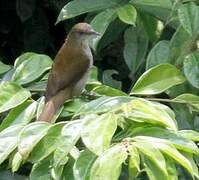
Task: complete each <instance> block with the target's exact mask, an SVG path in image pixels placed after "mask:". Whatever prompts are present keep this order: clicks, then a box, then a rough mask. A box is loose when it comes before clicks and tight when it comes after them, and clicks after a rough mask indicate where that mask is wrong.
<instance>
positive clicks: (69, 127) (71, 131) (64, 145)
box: [54, 120, 82, 168]
mask: <svg viewBox="0 0 199 180" xmlns="http://www.w3.org/2000/svg"><path fill="white" fill-rule="evenodd" d="M81 130H82V125H81V122H80V121H78V120H76V121H72V122H70V123H68V124H66V125H65V126H64V127H63V128H62V131H61V137H60V138H59V140H58V144H57V148H56V150H55V152H54V167H55V168H59V167H60V166H62V165H65V164H66V162H67V161H68V157H67V155H68V153H69V152H70V151H71V149H72V148H73V146H74V145H75V144H76V142H77V141H78V140H79V138H80V133H81Z"/></svg>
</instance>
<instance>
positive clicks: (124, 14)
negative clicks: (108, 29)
mask: <svg viewBox="0 0 199 180" xmlns="http://www.w3.org/2000/svg"><path fill="white" fill-rule="evenodd" d="M117 14H118V17H119V18H120V20H121V21H123V22H124V23H127V24H131V25H134V26H135V23H136V18H137V11H136V9H135V8H134V6H133V5H131V4H126V5H124V6H121V7H119V8H118V9H117Z"/></svg>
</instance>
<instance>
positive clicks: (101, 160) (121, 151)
mask: <svg viewBox="0 0 199 180" xmlns="http://www.w3.org/2000/svg"><path fill="white" fill-rule="evenodd" d="M126 158H127V152H126V149H125V148H124V147H123V146H122V145H121V144H118V145H115V146H113V147H111V148H110V149H108V150H106V151H105V152H104V153H103V154H101V155H100V156H99V157H98V158H97V160H96V161H95V162H94V164H93V166H92V168H91V173H90V179H92V180H104V179H111V180H117V179H118V178H119V175H120V172H121V166H122V163H123V162H124V161H125V160H126Z"/></svg>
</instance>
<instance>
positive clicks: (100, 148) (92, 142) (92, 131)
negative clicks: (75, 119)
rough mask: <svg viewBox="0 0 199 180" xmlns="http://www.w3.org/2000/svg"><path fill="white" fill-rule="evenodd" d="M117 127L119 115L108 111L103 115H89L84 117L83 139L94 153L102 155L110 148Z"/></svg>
mask: <svg viewBox="0 0 199 180" xmlns="http://www.w3.org/2000/svg"><path fill="white" fill-rule="evenodd" d="M116 128H117V116H116V115H114V114H112V113H106V114H103V115H101V116H97V115H94V114H90V115H87V116H86V117H85V118H84V119H83V129H82V134H81V137H82V140H83V142H84V144H85V145H86V147H87V148H88V149H89V150H90V151H92V152H93V153H95V154H97V155H100V154H101V153H102V152H104V151H105V150H106V149H108V148H109V146H110V142H111V139H112V136H113V135H114V133H115V131H116Z"/></svg>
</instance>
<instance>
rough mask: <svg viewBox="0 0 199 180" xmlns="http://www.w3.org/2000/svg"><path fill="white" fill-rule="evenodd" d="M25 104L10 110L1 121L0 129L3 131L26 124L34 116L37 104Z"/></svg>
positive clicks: (34, 102)
mask: <svg viewBox="0 0 199 180" xmlns="http://www.w3.org/2000/svg"><path fill="white" fill-rule="evenodd" d="M30 102H31V101H29V102H25V103H23V104H21V106H17V107H16V108H15V109H13V110H11V112H10V113H9V114H8V116H7V117H6V118H5V119H4V120H3V122H2V124H1V126H0V129H5V128H7V127H9V126H12V125H15V124H22V125H26V124H28V123H29V122H30V121H31V120H32V119H33V118H34V116H35V112H36V108H37V102H36V101H33V102H32V103H31V104H30ZM25 107H26V108H25Z"/></svg>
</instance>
